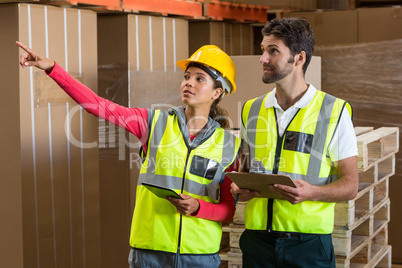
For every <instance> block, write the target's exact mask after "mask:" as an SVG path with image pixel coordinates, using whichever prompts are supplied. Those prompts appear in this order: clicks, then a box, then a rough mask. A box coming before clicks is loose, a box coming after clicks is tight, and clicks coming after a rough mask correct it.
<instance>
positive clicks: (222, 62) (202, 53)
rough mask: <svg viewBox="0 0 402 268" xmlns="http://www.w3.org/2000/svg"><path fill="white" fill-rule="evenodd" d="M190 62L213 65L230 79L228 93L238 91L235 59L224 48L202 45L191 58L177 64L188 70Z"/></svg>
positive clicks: (224, 76) (207, 65) (223, 75)
mask: <svg viewBox="0 0 402 268" xmlns="http://www.w3.org/2000/svg"><path fill="white" fill-rule="evenodd" d="M190 63H199V64H202V65H204V66H206V67H212V68H213V69H215V70H217V71H218V72H219V73H220V74H221V75H222V77H223V78H226V79H227V80H229V83H230V86H229V87H230V88H224V90H225V91H226V92H227V94H232V93H234V92H235V91H236V84H235V81H236V67H235V64H234V62H233V60H232V59H231V58H230V57H229V56H228V54H226V53H225V52H223V50H221V49H220V48H219V47H217V46H214V45H205V46H202V47H200V48H199V49H198V50H197V51H196V52H194V54H193V55H191V57H190V58H188V59H187V60H179V61H178V62H177V63H176V64H177V66H179V67H180V68H182V69H183V70H184V71H186V70H187V66H188V65H189V64H190ZM212 77H214V76H212ZM214 78H215V77H214ZM215 79H216V78H215ZM218 80H220V79H218ZM222 84H225V83H222ZM225 95H226V94H225Z"/></svg>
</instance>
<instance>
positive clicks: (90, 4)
mask: <svg viewBox="0 0 402 268" xmlns="http://www.w3.org/2000/svg"><path fill="white" fill-rule="evenodd" d="M24 2H33V3H39V4H44V5H54V6H61V7H78V8H87V9H90V10H94V11H102V10H106V11H107V10H110V11H115V10H117V11H121V10H122V8H121V7H120V0H82V1H77V0H32V1H24Z"/></svg>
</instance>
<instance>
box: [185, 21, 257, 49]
mask: <svg viewBox="0 0 402 268" xmlns="http://www.w3.org/2000/svg"><path fill="white" fill-rule="evenodd" d="M189 38H190V39H189V42H190V43H189V49H190V54H192V53H194V52H195V51H196V50H197V49H198V48H199V47H201V46H203V45H216V46H218V47H220V48H221V49H222V50H223V51H225V52H226V53H227V54H228V55H233V56H235V55H237V56H238V55H253V54H254V31H253V26H251V25H250V24H245V23H228V22H210V21H208V22H204V21H202V22H200V21H194V22H190V23H189Z"/></svg>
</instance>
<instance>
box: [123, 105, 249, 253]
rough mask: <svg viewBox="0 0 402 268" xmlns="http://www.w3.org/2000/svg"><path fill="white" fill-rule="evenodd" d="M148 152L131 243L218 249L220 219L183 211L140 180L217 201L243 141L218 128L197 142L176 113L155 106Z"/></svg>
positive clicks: (161, 247)
mask: <svg viewBox="0 0 402 268" xmlns="http://www.w3.org/2000/svg"><path fill="white" fill-rule="evenodd" d="M152 112H153V113H154V114H153V115H152V117H153V118H152V119H151V121H149V122H150V123H149V128H148V129H149V138H148V143H147V153H146V155H145V158H144V161H143V163H142V166H141V170H140V176H139V181H138V185H137V192H136V205H135V210H134V215H133V221H132V227H131V237H130V245H131V246H132V247H134V248H141V249H150V250H159V251H164V252H172V253H176V252H180V253H181V254H186V253H187V254H212V253H216V252H218V251H219V247H220V241H221V237H222V228H221V227H222V226H221V223H220V222H216V221H211V220H206V219H201V218H197V217H193V216H183V215H182V214H180V213H178V212H177V211H176V208H175V206H173V205H172V204H171V203H170V202H169V201H167V200H166V199H163V198H159V197H156V196H155V195H154V194H153V193H152V192H150V191H149V190H148V189H147V188H145V187H144V186H143V185H142V183H143V182H147V183H152V184H156V185H159V186H164V187H168V188H170V189H173V190H175V191H176V192H178V193H183V194H186V195H190V196H192V197H194V198H197V199H201V200H204V201H207V202H212V203H218V202H219V183H220V182H221V181H222V180H223V178H224V176H225V173H224V171H225V170H226V169H227V168H228V167H229V166H230V165H231V164H232V163H233V162H234V160H235V159H236V157H237V154H238V152H239V148H240V145H241V140H240V139H239V138H237V137H236V136H234V135H232V134H230V133H229V132H227V131H225V130H224V129H223V128H221V127H218V128H216V129H215V130H214V131H212V132H211V133H210V134H209V135H207V137H205V140H203V141H202V142H201V143H200V144H199V145H198V146H196V147H195V148H192V147H191V146H189V144H187V143H186V141H185V139H183V134H182V132H181V130H180V125H179V122H178V118H177V116H176V115H172V114H168V113H167V112H165V111H161V110H156V111H152Z"/></svg>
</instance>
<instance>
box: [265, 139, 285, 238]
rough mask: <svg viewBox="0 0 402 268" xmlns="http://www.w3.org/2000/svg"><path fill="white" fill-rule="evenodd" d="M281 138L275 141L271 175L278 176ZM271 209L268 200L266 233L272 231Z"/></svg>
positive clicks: (269, 200) (271, 205)
mask: <svg viewBox="0 0 402 268" xmlns="http://www.w3.org/2000/svg"><path fill="white" fill-rule="evenodd" d="M283 137H284V136H282V137H279V134H278V138H277V141H276V150H275V159H274V166H273V169H272V174H278V170H279V162H280V160H281V151H282V142H283ZM273 209H274V200H273V199H272V198H270V199H268V207H267V210H268V211H267V213H268V222H267V231H268V232H271V231H272V219H273V215H272V214H273V213H272V212H273Z"/></svg>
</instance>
